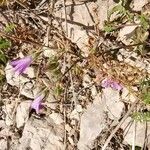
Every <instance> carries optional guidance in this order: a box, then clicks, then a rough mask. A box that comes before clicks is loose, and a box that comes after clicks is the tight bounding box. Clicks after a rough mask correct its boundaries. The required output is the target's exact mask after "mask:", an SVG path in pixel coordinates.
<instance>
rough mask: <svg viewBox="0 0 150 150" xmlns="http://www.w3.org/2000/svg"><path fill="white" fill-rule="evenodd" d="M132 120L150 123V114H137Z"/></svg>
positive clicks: (134, 114) (133, 115)
mask: <svg viewBox="0 0 150 150" xmlns="http://www.w3.org/2000/svg"><path fill="white" fill-rule="evenodd" d="M132 118H133V119H134V120H136V121H140V122H144V121H150V112H135V113H133V114H132Z"/></svg>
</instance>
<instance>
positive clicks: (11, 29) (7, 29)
mask: <svg viewBox="0 0 150 150" xmlns="http://www.w3.org/2000/svg"><path fill="white" fill-rule="evenodd" d="M15 27H16V25H15V24H14V23H10V24H7V25H6V27H5V28H4V31H5V32H7V33H9V32H12V31H13V30H14V29H15Z"/></svg>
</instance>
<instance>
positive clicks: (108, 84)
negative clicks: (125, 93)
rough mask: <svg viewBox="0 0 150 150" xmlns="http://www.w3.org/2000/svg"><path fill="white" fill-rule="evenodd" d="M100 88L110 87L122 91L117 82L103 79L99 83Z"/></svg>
mask: <svg viewBox="0 0 150 150" xmlns="http://www.w3.org/2000/svg"><path fill="white" fill-rule="evenodd" d="M101 86H102V87H104V88H108V87H111V88H112V89H115V90H118V91H120V90H122V88H123V87H122V85H120V84H119V83H118V82H116V81H113V80H111V79H104V80H103V81H102V83H101Z"/></svg>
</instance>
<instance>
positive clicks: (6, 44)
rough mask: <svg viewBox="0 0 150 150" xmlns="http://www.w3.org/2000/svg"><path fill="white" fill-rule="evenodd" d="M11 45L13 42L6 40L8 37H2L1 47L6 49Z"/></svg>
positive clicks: (0, 39)
mask: <svg viewBox="0 0 150 150" xmlns="http://www.w3.org/2000/svg"><path fill="white" fill-rule="evenodd" d="M10 46H11V42H10V41H8V40H6V39H3V38H0V49H6V48H8V47H10Z"/></svg>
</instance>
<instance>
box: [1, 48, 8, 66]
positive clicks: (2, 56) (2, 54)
mask: <svg viewBox="0 0 150 150" xmlns="http://www.w3.org/2000/svg"><path fill="white" fill-rule="evenodd" d="M0 62H2V63H4V64H6V63H7V59H6V56H5V54H4V53H3V52H2V51H1V50H0Z"/></svg>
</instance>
